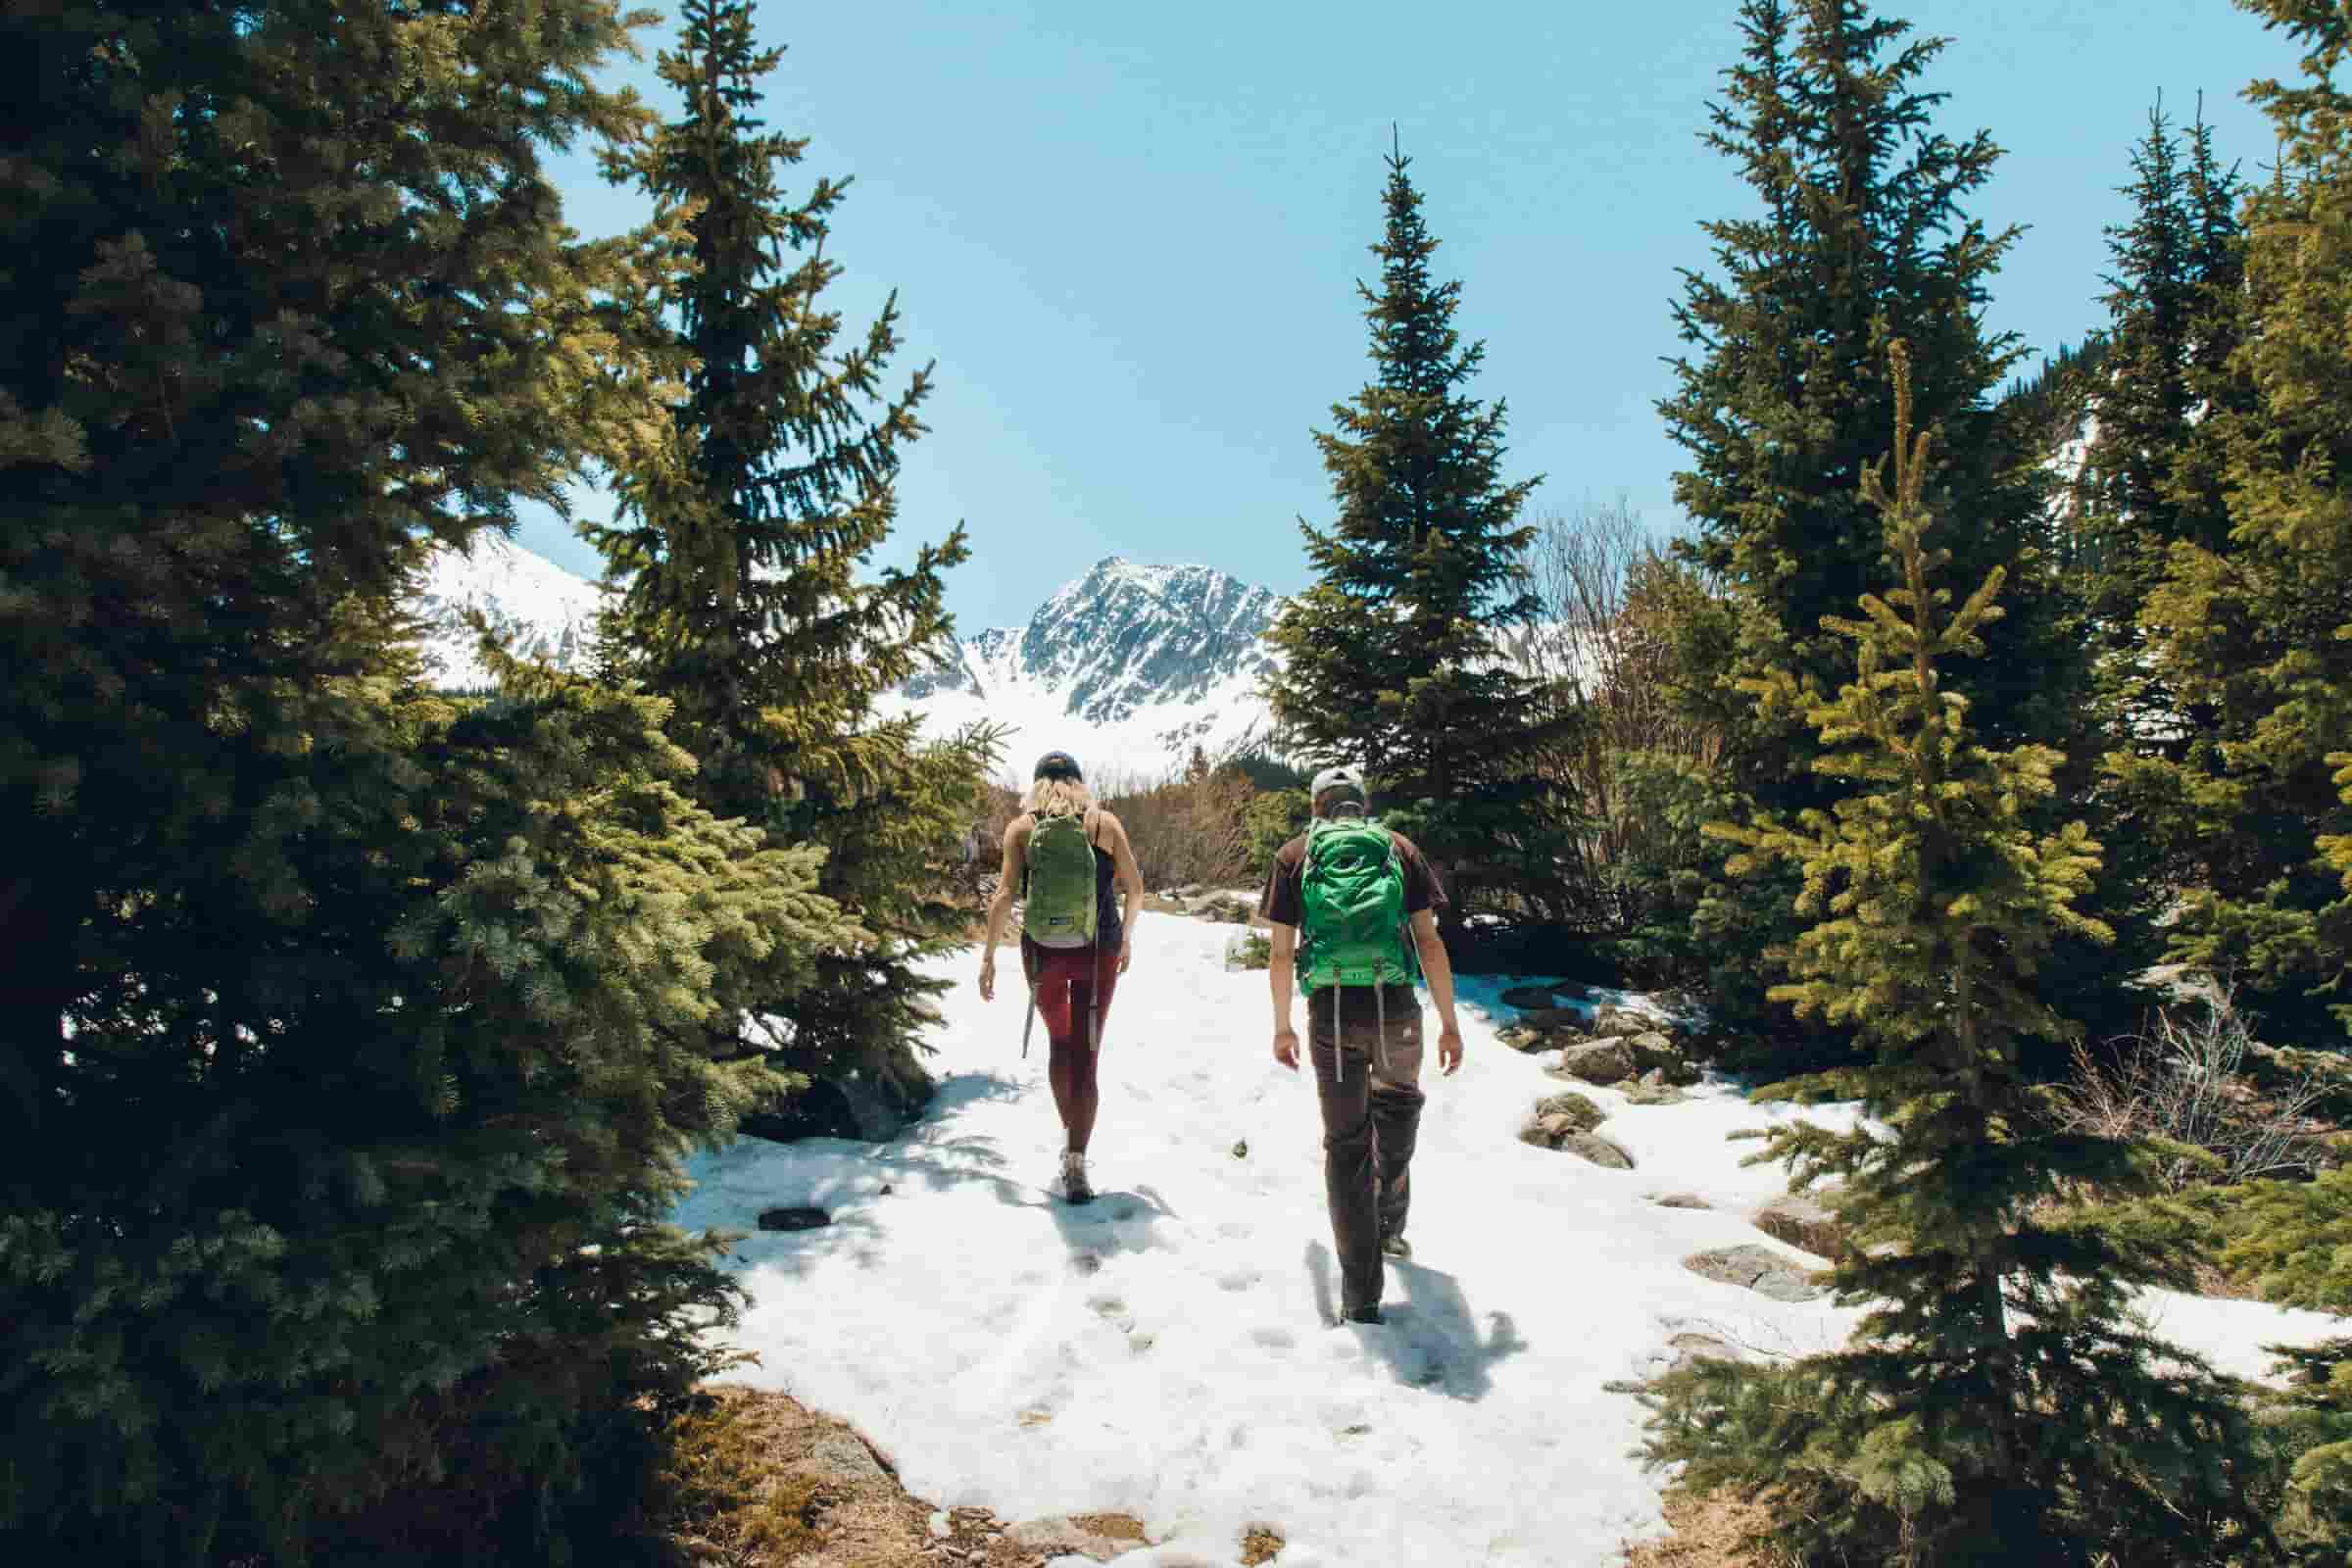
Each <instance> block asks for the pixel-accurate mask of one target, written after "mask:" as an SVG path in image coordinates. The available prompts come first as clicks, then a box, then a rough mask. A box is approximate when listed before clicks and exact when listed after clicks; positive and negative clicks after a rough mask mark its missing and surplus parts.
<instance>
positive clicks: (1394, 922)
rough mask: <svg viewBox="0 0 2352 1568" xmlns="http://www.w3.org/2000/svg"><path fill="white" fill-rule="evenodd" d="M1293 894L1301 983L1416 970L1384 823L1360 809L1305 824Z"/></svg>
mask: <svg viewBox="0 0 2352 1568" xmlns="http://www.w3.org/2000/svg"><path fill="white" fill-rule="evenodd" d="M1299 894H1300V903H1301V907H1302V918H1301V922H1300V927H1299V931H1300V936H1301V952H1300V965H1299V970H1300V973H1301V974H1302V975H1303V976H1304V978H1305V986H1306V989H1307V990H1308V991H1310V992H1313V991H1320V990H1322V989H1323V988H1324V987H1325V986H1383V985H1395V984H1397V983H1399V982H1403V983H1410V982H1412V981H1414V980H1417V979H1419V978H1420V964H1419V963H1418V962H1417V961H1416V959H1415V956H1414V952H1413V946H1412V944H1411V943H1410V942H1409V941H1408V940H1406V936H1405V913H1404V862H1403V861H1402V860H1400V859H1399V858H1397V841H1396V840H1395V839H1393V838H1391V837H1390V836H1389V830H1388V829H1387V828H1385V827H1382V826H1381V825H1380V824H1379V823H1378V822H1375V821H1373V820H1372V819H1371V818H1370V817H1364V816H1348V817H1338V818H1327V819H1324V820H1321V821H1318V822H1315V823H1314V824H1313V825H1311V826H1310V827H1308V828H1307V830H1306V869H1305V872H1304V875H1303V878H1302V880H1301V882H1300V885H1299ZM1333 1000H1334V1003H1335V1005H1336V1003H1337V1000H1338V999H1337V998H1334V999H1333Z"/></svg>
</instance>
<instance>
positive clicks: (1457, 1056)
mask: <svg viewBox="0 0 2352 1568" xmlns="http://www.w3.org/2000/svg"><path fill="white" fill-rule="evenodd" d="M1413 950H1414V951H1415V952H1416V953H1418V954H1420V955H1421V973H1422V974H1423V975H1424V976H1425V977H1427V979H1428V980H1429V995H1430V1000H1432V1001H1433V1002H1435V1003H1437V1005H1438V1065H1439V1067H1441V1068H1442V1069H1444V1070H1445V1071H1446V1072H1448V1073H1450V1072H1452V1071H1453V1070H1454V1069H1455V1068H1456V1067H1459V1066H1460V1065H1461V1064H1462V1031H1461V1026H1460V1025H1459V1024H1457V1023H1456V1022H1455V1021H1454V1016H1453V960H1452V959H1450V958H1448V957H1447V956H1446V941H1445V939H1444V938H1443V937H1441V936H1439V935H1438V917H1437V915H1436V913H1435V912H1434V911H1432V910H1429V909H1421V910H1418V911H1416V912H1415V913H1414V915H1413Z"/></svg>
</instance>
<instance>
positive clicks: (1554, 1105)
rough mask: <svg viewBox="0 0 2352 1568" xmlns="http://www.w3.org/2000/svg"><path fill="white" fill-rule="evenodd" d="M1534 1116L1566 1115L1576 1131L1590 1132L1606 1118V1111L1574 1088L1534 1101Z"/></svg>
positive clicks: (1539, 1117) (1540, 1117)
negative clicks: (1574, 1125) (1573, 1123)
mask: <svg viewBox="0 0 2352 1568" xmlns="http://www.w3.org/2000/svg"><path fill="white" fill-rule="evenodd" d="M1536 1116H1537V1118H1538V1119H1539V1120H1540V1119H1542V1118H1544V1117H1547V1116H1566V1117H1568V1118H1569V1119H1570V1120H1571V1121H1573V1122H1575V1123H1576V1129H1575V1130H1576V1131H1578V1132H1580V1133H1581V1132H1590V1131H1591V1130H1592V1129H1593V1128H1595V1127H1597V1126H1599V1125H1600V1124H1601V1123H1602V1122H1604V1121H1606V1120H1608V1113H1607V1112H1606V1111H1604V1110H1602V1109H1601V1108H1600V1107H1599V1106H1598V1105H1595V1104H1594V1103H1593V1102H1592V1101H1590V1100H1587V1099H1586V1098H1585V1097H1584V1096H1582V1095H1580V1094H1578V1093H1576V1091H1574V1090H1568V1091H1566V1092H1565V1093H1562V1094H1557V1095H1545V1096H1544V1098H1543V1099H1542V1100H1539V1101H1537V1102H1536Z"/></svg>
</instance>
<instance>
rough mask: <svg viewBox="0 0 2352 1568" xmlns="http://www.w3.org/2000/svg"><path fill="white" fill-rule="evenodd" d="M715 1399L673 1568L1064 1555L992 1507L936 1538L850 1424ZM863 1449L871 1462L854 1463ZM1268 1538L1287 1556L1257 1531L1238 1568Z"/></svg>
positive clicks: (669, 1527)
mask: <svg viewBox="0 0 2352 1568" xmlns="http://www.w3.org/2000/svg"><path fill="white" fill-rule="evenodd" d="M708 1394H709V1396H710V1400H709V1406H708V1408H707V1409H705V1410H704V1411H703V1412H702V1413H700V1414H698V1415H695V1416H691V1417H689V1418H687V1419H686V1420H685V1421H684V1422H682V1423H681V1424H680V1426H679V1427H678V1429H677V1432H676V1439H677V1441H676V1444H675V1445H674V1447H673V1449H672V1451H671V1454H670V1459H669V1463H668V1465H667V1467H666V1468H665V1470H664V1472H663V1474H662V1489H661V1495H662V1499H663V1506H662V1510H661V1512H660V1513H659V1515H658V1516H657V1517H656V1519H655V1520H654V1521H653V1523H654V1524H655V1526H656V1528H657V1530H658V1532H659V1534H660V1536H661V1538H662V1543H663V1544H664V1545H665V1546H666V1547H667V1548H668V1551H667V1555H668V1558H669V1560H670V1562H671V1563H673V1564H675V1565H677V1568H686V1565H688V1564H693V1565H696V1568H942V1565H945V1564H961V1565H963V1568H1044V1564H1046V1563H1047V1562H1049V1561H1051V1560H1052V1559H1053V1557H1054V1556H1055V1555H1058V1552H1057V1551H1045V1550H1040V1549H1038V1548H1036V1547H1033V1546H1029V1545H1026V1544H1022V1543H1021V1542H1019V1541H1016V1540H1014V1539H1012V1538H1011V1536H1010V1535H1009V1534H1008V1533H1007V1532H1008V1531H1009V1530H1010V1529H1012V1528H1014V1527H1011V1526H1008V1525H1007V1524H1006V1523H1005V1521H1003V1520H1000V1519H998V1518H997V1517H996V1516H995V1515H994V1514H992V1513H990V1512H989V1511H988V1510H987V1509H985V1508H953V1509H948V1510H945V1519H946V1523H947V1534H945V1535H944V1536H941V1535H934V1534H933V1533H932V1529H931V1520H932V1517H933V1516H934V1514H935V1513H937V1512H940V1510H935V1509H934V1508H933V1507H932V1506H931V1504H929V1503H927V1502H925V1501H923V1500H922V1499H921V1498H919V1497H915V1496H912V1495H909V1494H908V1493H907V1490H906V1488H905V1487H903V1486H901V1485H900V1484H899V1479H898V1475H897V1472H896V1471H895V1470H894V1469H893V1468H892V1466H891V1465H890V1462H889V1460H888V1459H887V1458H886V1457H884V1456H883V1455H881V1454H880V1453H879V1452H878V1451H876V1450H874V1449H873V1448H872V1446H870V1445H868V1444H866V1443H865V1440H864V1439H863V1438H861V1437H859V1436H858V1433H857V1432H856V1431H855V1430H854V1429H853V1428H851V1427H849V1426H848V1425H846V1424H845V1423H843V1422H840V1421H837V1420H834V1419H833V1418H832V1417H830V1416H827V1415H823V1414H821V1413H819V1412H817V1411H814V1410H810V1409H809V1408H808V1407H807V1406H806V1405H803V1404H802V1403H801V1402H800V1401H799V1400H797V1399H794V1398H792V1397H790V1396H789V1395H784V1394H779V1393H775V1392H773V1391H770V1390H764V1389H746V1388H738V1387H733V1386H719V1387H712V1388H711V1389H710V1390H709V1391H708ZM859 1448H863V1449H864V1451H865V1452H866V1453H869V1454H871V1455H872V1456H873V1459H874V1462H873V1463H872V1464H870V1465H869V1464H866V1463H864V1462H863V1461H862V1459H858V1458H857V1456H858V1449H859ZM845 1455H847V1456H849V1457H850V1458H852V1459H856V1460H857V1462H854V1463H845V1462H844V1456H845ZM1068 1522H1069V1524H1071V1525H1073V1526H1075V1527H1076V1528H1077V1529H1079V1530H1082V1531H1084V1532H1086V1533H1088V1534H1089V1535H1092V1536H1094V1537H1096V1538H1098V1539H1100V1540H1102V1541H1105V1542H1114V1543H1132V1544H1136V1545H1145V1544H1149V1542H1150V1538H1149V1537H1148V1536H1147V1535H1146V1534H1145V1532H1144V1526H1143V1522H1142V1521H1141V1520H1139V1519H1136V1518H1134V1517H1133V1516H1132V1515H1129V1514H1123V1513H1088V1514H1077V1515H1073V1516H1071V1518H1070V1519H1069V1521H1068ZM1261 1537H1262V1538H1263V1539H1264V1540H1265V1541H1270V1542H1271V1543H1273V1548H1272V1549H1273V1550H1280V1549H1281V1538H1280V1537H1278V1536H1274V1535H1273V1534H1272V1533H1271V1532H1267V1531H1262V1530H1261V1531H1256V1532H1252V1534H1251V1535H1250V1537H1249V1538H1248V1539H1247V1540H1245V1541H1244V1542H1242V1543H1241V1544H1240V1546H1239V1550H1240V1553H1241V1560H1242V1561H1243V1562H1246V1563H1258V1562H1264V1561H1266V1560H1268V1559H1267V1557H1265V1556H1255V1557H1253V1556H1250V1551H1251V1549H1252V1546H1251V1543H1252V1542H1257V1541H1259V1539H1260V1538H1261ZM1269 1555H1270V1554H1269Z"/></svg>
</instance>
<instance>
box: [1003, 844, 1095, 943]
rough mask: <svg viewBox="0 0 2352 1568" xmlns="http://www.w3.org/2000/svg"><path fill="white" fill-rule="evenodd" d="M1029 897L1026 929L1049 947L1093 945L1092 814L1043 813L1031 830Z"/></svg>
mask: <svg viewBox="0 0 2352 1568" xmlns="http://www.w3.org/2000/svg"><path fill="white" fill-rule="evenodd" d="M1028 859H1029V902H1028V907H1027V908H1026V909H1025V910H1024V912H1023V914H1022V916H1021V929H1022V930H1024V931H1026V932H1027V933H1028V934H1029V939H1030V940H1031V941H1032V942H1035V943H1036V944H1037V945H1038V946H1039V947H1043V948H1084V947H1091V946H1092V945H1093V944H1094V940H1095V917H1096V912H1097V908H1098V905H1097V897H1096V885H1095V845H1094V839H1093V837H1092V836H1091V835H1090V834H1089V833H1088V832H1087V828H1086V817H1085V814H1084V813H1082V812H1077V811H1071V812H1068V813H1066V814H1063V815H1060V816H1045V815H1042V814H1041V815H1040V816H1039V817H1038V818H1037V825H1036V826H1035V827H1033V828H1032V829H1030V832H1029V857H1028Z"/></svg>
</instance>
